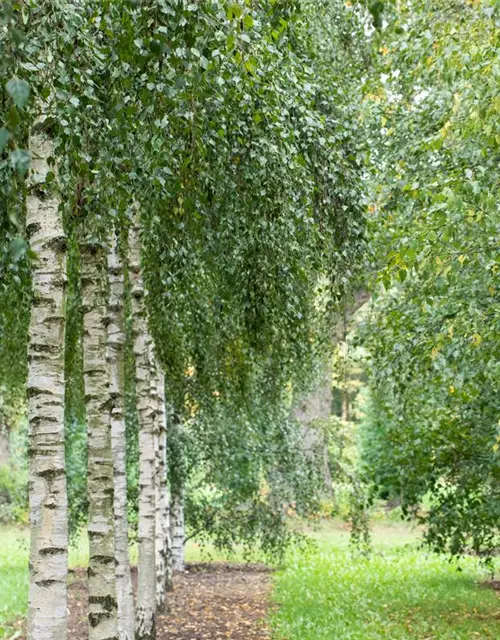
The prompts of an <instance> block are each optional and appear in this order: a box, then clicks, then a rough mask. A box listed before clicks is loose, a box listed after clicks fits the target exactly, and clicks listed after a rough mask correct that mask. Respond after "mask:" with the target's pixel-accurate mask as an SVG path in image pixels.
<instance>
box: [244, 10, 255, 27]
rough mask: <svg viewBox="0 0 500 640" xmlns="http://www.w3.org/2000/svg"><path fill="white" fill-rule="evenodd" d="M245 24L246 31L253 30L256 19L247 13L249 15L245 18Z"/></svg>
mask: <svg viewBox="0 0 500 640" xmlns="http://www.w3.org/2000/svg"><path fill="white" fill-rule="evenodd" d="M243 24H244V25H245V29H251V28H252V27H253V25H254V24H255V21H254V19H253V18H252V16H251V15H250V14H249V13H247V15H246V16H245V17H244V18H243Z"/></svg>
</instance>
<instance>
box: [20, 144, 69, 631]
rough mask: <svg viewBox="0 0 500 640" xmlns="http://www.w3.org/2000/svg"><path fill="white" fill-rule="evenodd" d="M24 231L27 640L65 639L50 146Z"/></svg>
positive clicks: (36, 171)
mask: <svg viewBox="0 0 500 640" xmlns="http://www.w3.org/2000/svg"><path fill="white" fill-rule="evenodd" d="M30 147H31V153H32V168H33V176H32V185H31V194H30V195H29V196H28V198H27V202H26V209H27V213H26V223H27V230H28V234H29V237H30V245H31V249H32V250H33V251H34V252H36V254H37V259H36V261H35V262H34V264H33V271H32V279H33V305H32V309H31V321H30V327H29V347H28V419H29V454H30V455H29V501H30V535H31V537H30V540H31V542H30V587H29V611H28V638H29V640H65V638H66V635H67V614H66V600H67V572H68V503H67V494H66V470H65V459H64V331H65V293H64V289H65V283H66V239H65V236H64V231H63V224H62V218H61V215H60V212H59V200H58V198H57V197H56V196H55V195H53V194H52V193H50V192H49V193H47V194H43V186H42V185H43V183H44V182H45V178H46V176H47V173H48V172H49V170H50V168H49V165H48V162H47V159H48V158H49V157H50V156H51V155H52V144H51V141H50V140H49V139H48V138H46V137H44V135H43V134H42V133H40V134H37V135H33V136H32V138H31V140H30Z"/></svg>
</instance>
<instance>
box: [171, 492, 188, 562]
mask: <svg viewBox="0 0 500 640" xmlns="http://www.w3.org/2000/svg"><path fill="white" fill-rule="evenodd" d="M170 517H171V526H172V566H173V570H174V571H184V569H185V568H186V563H185V561H184V540H185V537H186V534H185V531H184V490H183V489H182V488H179V489H177V490H176V491H172V503H171V507H170Z"/></svg>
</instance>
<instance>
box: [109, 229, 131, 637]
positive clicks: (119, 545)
mask: <svg viewBox="0 0 500 640" xmlns="http://www.w3.org/2000/svg"><path fill="white" fill-rule="evenodd" d="M108 280H109V300H108V321H109V324H108V366H109V376H110V396H111V444H112V448H113V462H114V520H115V558H116V599H117V605H118V635H119V637H120V640H134V596H133V591H132V577H131V574H130V560H129V552H128V546H129V541H128V518H127V451H126V437H125V417H124V398H125V361H124V346H125V327H124V311H123V296H124V278H123V264H122V262H121V259H120V256H119V250H118V238H117V235H116V234H115V233H113V234H112V237H111V247H110V250H109V252H108Z"/></svg>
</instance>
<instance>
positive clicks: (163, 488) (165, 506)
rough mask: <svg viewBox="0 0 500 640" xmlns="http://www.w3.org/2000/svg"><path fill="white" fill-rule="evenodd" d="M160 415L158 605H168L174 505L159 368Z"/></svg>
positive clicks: (157, 501) (161, 374)
mask: <svg viewBox="0 0 500 640" xmlns="http://www.w3.org/2000/svg"><path fill="white" fill-rule="evenodd" d="M157 375H158V389H157V395H158V398H157V402H158V418H157V437H156V442H155V454H156V606H157V608H158V610H159V611H162V610H163V609H165V606H166V602H165V600H166V592H167V591H171V590H172V565H171V563H170V562H169V555H170V545H171V542H170V506H169V500H168V490H167V414H166V409H165V379H164V375H163V372H162V371H161V369H160V368H158V373H157Z"/></svg>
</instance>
